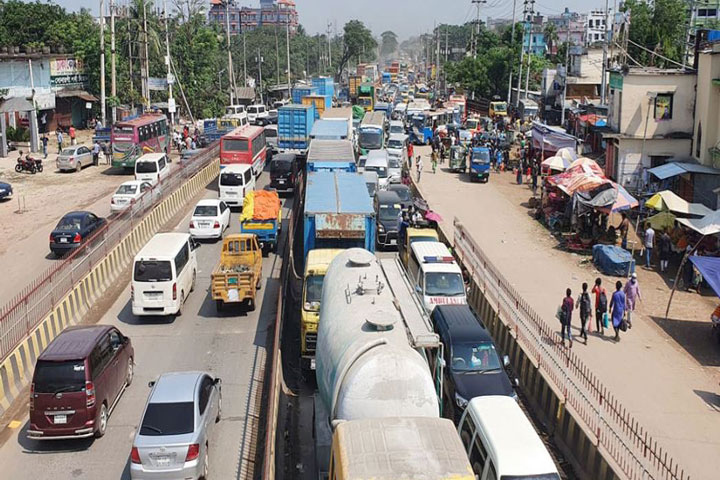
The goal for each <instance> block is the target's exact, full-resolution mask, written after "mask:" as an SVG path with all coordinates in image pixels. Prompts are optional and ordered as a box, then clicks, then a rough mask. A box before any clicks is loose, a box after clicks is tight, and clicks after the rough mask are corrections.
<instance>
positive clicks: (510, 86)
mask: <svg viewBox="0 0 720 480" xmlns="http://www.w3.org/2000/svg"><path fill="white" fill-rule="evenodd" d="M516 6H517V0H513V15H512V33H511V35H510V45H511V46H512V47H515V7H516ZM521 50H522V48H521ZM509 61H510V66H509V68H508V94H507V104H508V105H510V97H511V95H512V70H513V69H512V64H513V56H512V55H510V58H509ZM520 62H521V63H522V60H521V61H520Z"/></svg>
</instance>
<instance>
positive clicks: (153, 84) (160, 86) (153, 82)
mask: <svg viewBox="0 0 720 480" xmlns="http://www.w3.org/2000/svg"><path fill="white" fill-rule="evenodd" d="M148 88H149V89H150V90H167V88H168V82H167V78H161V77H150V78H148Z"/></svg>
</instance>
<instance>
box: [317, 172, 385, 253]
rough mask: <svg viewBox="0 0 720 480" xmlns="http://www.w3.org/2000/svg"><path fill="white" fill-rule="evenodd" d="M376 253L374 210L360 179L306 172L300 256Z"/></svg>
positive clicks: (333, 173)
mask: <svg viewBox="0 0 720 480" xmlns="http://www.w3.org/2000/svg"><path fill="white" fill-rule="evenodd" d="M349 247H364V248H366V249H368V250H370V251H373V252H374V251H375V209H374V208H373V204H372V201H371V199H370V195H368V192H367V187H366V185H365V181H364V180H363V177H362V175H358V174H357V173H348V172H309V173H308V174H307V186H306V187H305V212H304V218H303V256H304V257H307V254H308V252H309V251H310V250H312V249H314V248H349Z"/></svg>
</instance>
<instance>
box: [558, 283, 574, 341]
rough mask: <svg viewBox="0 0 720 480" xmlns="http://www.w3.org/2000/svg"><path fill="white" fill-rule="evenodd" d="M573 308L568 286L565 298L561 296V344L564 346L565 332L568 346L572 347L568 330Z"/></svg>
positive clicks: (570, 291) (570, 334)
mask: <svg viewBox="0 0 720 480" xmlns="http://www.w3.org/2000/svg"><path fill="white" fill-rule="evenodd" d="M574 308H575V302H574V301H573V298H572V290H570V289H569V288H568V289H567V290H565V298H563V301H562V307H561V309H562V315H561V317H562V318H561V319H560V323H561V327H562V331H561V335H562V344H563V346H565V333H566V332H567V337H568V340H569V342H570V348H572V344H573V340H572V332H571V331H570V330H571V329H570V324H571V323H572V312H573V309H574Z"/></svg>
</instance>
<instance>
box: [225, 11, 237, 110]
mask: <svg viewBox="0 0 720 480" xmlns="http://www.w3.org/2000/svg"><path fill="white" fill-rule="evenodd" d="M231 1H232V0H224V3H225V35H226V37H227V53H228V80H229V83H230V105H235V82H233V78H234V75H233V64H232V52H231V51H230V2H231Z"/></svg>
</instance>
